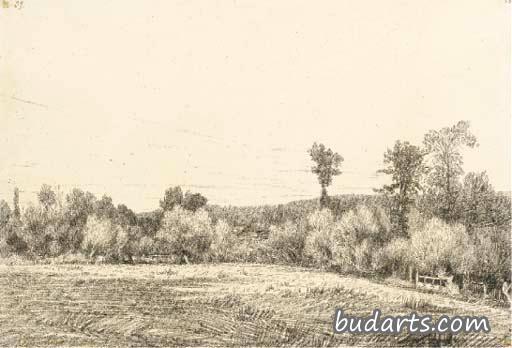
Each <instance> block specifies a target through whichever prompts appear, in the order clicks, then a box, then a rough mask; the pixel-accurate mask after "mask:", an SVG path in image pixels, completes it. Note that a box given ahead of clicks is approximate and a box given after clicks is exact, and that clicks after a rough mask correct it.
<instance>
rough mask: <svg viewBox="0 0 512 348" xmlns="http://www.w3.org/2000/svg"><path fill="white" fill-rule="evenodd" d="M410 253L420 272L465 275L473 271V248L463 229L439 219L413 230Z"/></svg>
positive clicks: (460, 226) (411, 232)
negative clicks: (471, 269)
mask: <svg viewBox="0 0 512 348" xmlns="http://www.w3.org/2000/svg"><path fill="white" fill-rule="evenodd" d="M410 234H411V239H410V253H411V255H412V256H413V263H414V266H415V267H416V269H418V270H419V271H420V272H426V273H430V274H438V273H444V272H447V271H448V272H465V271H467V270H469V269H470V268H471V263H472V262H473V258H472V255H471V253H472V248H471V247H470V244H469V238H468V235H467V233H466V231H465V228H464V226H462V225H458V224H454V225H449V224H447V223H445V222H443V221H442V220H440V219H438V218H433V219H431V220H429V221H428V222H427V223H426V224H425V225H424V226H423V227H422V228H418V229H411V231H410Z"/></svg>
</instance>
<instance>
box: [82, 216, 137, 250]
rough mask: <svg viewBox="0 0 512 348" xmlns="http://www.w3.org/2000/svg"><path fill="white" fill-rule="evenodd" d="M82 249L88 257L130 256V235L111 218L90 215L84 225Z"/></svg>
mask: <svg viewBox="0 0 512 348" xmlns="http://www.w3.org/2000/svg"><path fill="white" fill-rule="evenodd" d="M82 250H83V251H84V252H85V253H87V255H88V256H89V257H95V256H104V257H105V258H106V259H107V260H123V259H125V258H131V256H132V250H131V236H130V234H129V231H127V230H126V229H123V228H122V227H121V226H120V225H118V224H116V223H114V222H113V221H112V220H110V219H108V218H98V217H96V216H95V215H91V216H89V218H88V219H87V224H86V225H85V230H84V239H83V241H82Z"/></svg>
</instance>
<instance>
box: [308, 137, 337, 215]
mask: <svg viewBox="0 0 512 348" xmlns="http://www.w3.org/2000/svg"><path fill="white" fill-rule="evenodd" d="M308 152H309V155H310V156H311V160H313V162H315V163H316V165H315V166H313V167H311V171H312V172H313V173H314V174H316V175H317V177H318V182H319V183H320V186H321V188H322V191H321V195H320V207H321V208H324V207H326V206H327V204H328V201H329V197H328V195H327V187H328V186H329V185H331V183H332V179H333V177H334V176H336V175H340V174H341V170H340V169H339V167H340V165H341V162H343V157H342V156H341V155H339V154H338V153H336V152H334V151H332V150H331V149H329V148H326V147H325V145H324V144H317V143H316V142H315V143H313V146H312V147H311V149H309V151H308Z"/></svg>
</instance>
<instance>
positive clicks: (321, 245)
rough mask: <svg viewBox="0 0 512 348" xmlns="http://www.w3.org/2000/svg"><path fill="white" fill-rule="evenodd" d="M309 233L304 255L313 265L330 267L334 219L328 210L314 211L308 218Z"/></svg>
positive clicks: (332, 250)
mask: <svg viewBox="0 0 512 348" xmlns="http://www.w3.org/2000/svg"><path fill="white" fill-rule="evenodd" d="M308 228H309V233H308V236H307V238H306V242H305V246H304V254H305V255H306V257H307V258H308V259H309V261H310V262H312V263H313V264H315V265H319V266H324V267H330V266H332V260H333V252H334V237H333V232H334V217H333V215H332V213H331V211H330V210H328V209H322V210H316V211H314V212H313V213H311V214H310V215H309V216H308Z"/></svg>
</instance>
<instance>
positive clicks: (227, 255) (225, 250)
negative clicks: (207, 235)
mask: <svg viewBox="0 0 512 348" xmlns="http://www.w3.org/2000/svg"><path fill="white" fill-rule="evenodd" d="M237 242H238V238H237V235H236V233H235V230H234V229H233V228H232V227H231V226H230V225H229V224H228V223H227V222H226V221H224V220H219V221H217V223H216V224H215V228H214V230H213V236H212V244H211V246H210V255H211V258H212V260H214V261H219V262H226V261H236V260H235V259H234V258H233V256H234V255H233V252H234V249H235V247H236V245H237V244H238V243H237Z"/></svg>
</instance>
